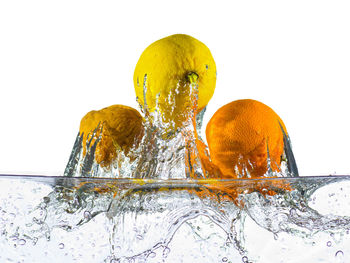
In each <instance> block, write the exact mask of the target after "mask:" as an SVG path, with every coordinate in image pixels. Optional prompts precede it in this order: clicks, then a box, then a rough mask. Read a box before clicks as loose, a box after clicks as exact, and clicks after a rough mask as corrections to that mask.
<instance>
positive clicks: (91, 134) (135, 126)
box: [79, 105, 143, 167]
mask: <svg viewBox="0 0 350 263" xmlns="http://www.w3.org/2000/svg"><path fill="white" fill-rule="evenodd" d="M79 134H80V136H83V154H84V155H85V154H86V151H87V141H89V140H91V145H93V144H94V142H96V140H99V141H98V143H97V146H96V151H95V160H96V162H97V163H98V164H99V165H101V166H102V167H107V166H109V165H110V164H111V162H112V161H113V160H114V159H115V158H116V157H117V155H118V152H120V151H123V152H124V153H125V154H128V152H129V150H130V149H131V148H132V147H133V146H134V145H137V144H138V143H139V141H140V139H141V137H142V134H143V119H142V116H141V115H140V113H139V112H138V111H137V110H135V109H134V108H132V107H128V106H124V105H112V106H109V107H106V108H103V109H101V110H98V111H90V112H89V113H87V114H86V115H85V116H84V117H83V118H82V120H81V122H80V129H79Z"/></svg>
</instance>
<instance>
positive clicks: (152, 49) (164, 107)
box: [134, 34, 216, 126]
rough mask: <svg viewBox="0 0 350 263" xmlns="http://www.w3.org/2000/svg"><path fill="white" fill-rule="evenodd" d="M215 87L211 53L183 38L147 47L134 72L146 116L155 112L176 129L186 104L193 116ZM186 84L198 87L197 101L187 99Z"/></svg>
mask: <svg viewBox="0 0 350 263" xmlns="http://www.w3.org/2000/svg"><path fill="white" fill-rule="evenodd" d="M215 83H216V65H215V61H214V59H213V57H212V54H211V52H210V50H209V49H208V48H207V47H206V46H205V45H204V44H203V43H202V42H200V41H199V40H197V39H195V38H193V37H191V36H188V35H184V34H176V35H171V36H168V37H165V38H163V39H160V40H158V41H156V42H154V43H153V44H151V45H150V46H148V47H147V48H146V49H145V50H144V52H143V53H142V55H141V57H140V59H139V61H138V63H137V65H136V68H135V72H134V87H135V92H136V96H137V99H138V101H139V103H140V105H141V107H143V108H144V109H146V110H148V111H149V112H154V111H155V110H158V111H159V112H160V113H161V117H162V120H163V121H164V122H167V123H169V122H176V124H175V126H178V125H180V124H181V122H182V121H183V119H182V117H181V116H182V114H184V111H186V109H188V108H189V107H188V104H193V107H192V109H193V108H196V109H197V110H196V112H199V111H201V110H202V109H203V108H204V107H205V106H206V105H207V104H208V102H209V100H210V99H211V97H212V96H213V93H214V89H215ZM189 84H195V85H196V86H197V91H198V94H196V95H197V96H198V101H197V99H196V98H194V97H191V98H189V96H191V94H190V91H189V86H190V85H189ZM190 108H191V107H190ZM196 112H195V113H196ZM195 113H194V114H195Z"/></svg>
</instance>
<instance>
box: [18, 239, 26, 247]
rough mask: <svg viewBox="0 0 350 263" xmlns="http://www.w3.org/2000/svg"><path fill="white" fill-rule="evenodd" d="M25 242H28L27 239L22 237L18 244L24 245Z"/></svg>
mask: <svg viewBox="0 0 350 263" xmlns="http://www.w3.org/2000/svg"><path fill="white" fill-rule="evenodd" d="M25 244H26V241H25V240H24V239H20V240H19V241H18V245H21V246H23V245H25Z"/></svg>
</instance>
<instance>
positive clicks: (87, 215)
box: [84, 211, 92, 220]
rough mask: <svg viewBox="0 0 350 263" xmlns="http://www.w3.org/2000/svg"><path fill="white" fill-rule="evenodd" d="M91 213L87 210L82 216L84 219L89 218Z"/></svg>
mask: <svg viewBox="0 0 350 263" xmlns="http://www.w3.org/2000/svg"><path fill="white" fill-rule="evenodd" d="M91 217H92V216H91V213H90V212H89V211H85V212H84V218H85V219H86V220H90V219H91Z"/></svg>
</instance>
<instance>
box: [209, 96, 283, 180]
mask: <svg viewBox="0 0 350 263" xmlns="http://www.w3.org/2000/svg"><path fill="white" fill-rule="evenodd" d="M281 127H282V128H283V129H284V131H285V132H286V133H287V131H286V128H285V125H284V123H283V121H282V120H281V118H280V117H279V116H278V115H277V114H276V113H275V112H274V111H273V110H272V109H271V108H270V107H268V106H266V105H265V104H263V103H261V102H259V101H256V100H251V99H245V100H237V101H233V102H231V103H229V104H226V105H224V106H223V107H221V108H220V109H219V110H218V111H216V112H215V114H214V115H213V117H212V118H211V119H210V121H209V123H208V125H207V127H206V138H207V141H208V147H209V151H210V156H211V160H212V162H213V164H214V165H215V166H217V167H219V168H220V170H221V173H222V176H223V178H261V177H263V176H264V175H265V174H266V172H267V171H268V167H269V166H270V168H271V170H272V171H280V164H281V160H282V156H283V153H284V143H283V132H282V129H281ZM268 157H269V160H270V165H269V166H268Z"/></svg>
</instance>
